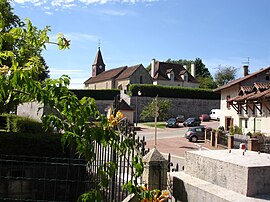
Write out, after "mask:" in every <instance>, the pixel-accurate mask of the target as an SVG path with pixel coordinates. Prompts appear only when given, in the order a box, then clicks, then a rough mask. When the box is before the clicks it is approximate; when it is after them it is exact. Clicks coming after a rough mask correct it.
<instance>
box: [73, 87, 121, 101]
mask: <svg viewBox="0 0 270 202" xmlns="http://www.w3.org/2000/svg"><path fill="white" fill-rule="evenodd" d="M71 91H72V92H74V94H75V95H76V96H77V97H78V99H81V98H83V97H91V98H94V99H95V100H114V98H115V97H116V96H117V95H119V94H120V90H118V89H104V90H92V89H85V90H84V89H80V90H79V89H73V90H71Z"/></svg>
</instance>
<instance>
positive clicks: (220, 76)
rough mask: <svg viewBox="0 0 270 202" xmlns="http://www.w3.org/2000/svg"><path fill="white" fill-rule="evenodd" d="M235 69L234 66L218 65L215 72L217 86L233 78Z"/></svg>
mask: <svg viewBox="0 0 270 202" xmlns="http://www.w3.org/2000/svg"><path fill="white" fill-rule="evenodd" d="M236 71H237V69H236V68H235V67H219V68H218V70H217V72H216V73H215V81H216V84H217V86H222V85H225V84H227V83H229V82H230V81H233V80H235V77H236Z"/></svg>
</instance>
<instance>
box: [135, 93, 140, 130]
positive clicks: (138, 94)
mask: <svg viewBox="0 0 270 202" xmlns="http://www.w3.org/2000/svg"><path fill="white" fill-rule="evenodd" d="M141 94H142V93H141V91H140V90H138V92H137V96H136V117H135V118H136V126H137V125H138V96H140V95H141Z"/></svg>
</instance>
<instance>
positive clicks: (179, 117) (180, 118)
mask: <svg viewBox="0 0 270 202" xmlns="http://www.w3.org/2000/svg"><path fill="white" fill-rule="evenodd" d="M176 120H177V122H178V123H183V122H184V121H185V117H184V115H178V116H177V117H176Z"/></svg>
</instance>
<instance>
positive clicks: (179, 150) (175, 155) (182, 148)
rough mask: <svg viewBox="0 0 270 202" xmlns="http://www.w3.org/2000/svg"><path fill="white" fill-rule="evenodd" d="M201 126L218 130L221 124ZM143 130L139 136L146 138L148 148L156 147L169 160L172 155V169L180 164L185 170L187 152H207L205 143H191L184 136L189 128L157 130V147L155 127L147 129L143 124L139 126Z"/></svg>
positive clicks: (138, 132) (209, 123) (211, 123)
mask: <svg viewBox="0 0 270 202" xmlns="http://www.w3.org/2000/svg"><path fill="white" fill-rule="evenodd" d="M201 125H205V126H206V127H211V128H218V126H219V122H217V121H210V122H202V124H201ZM138 126H139V127H141V130H139V131H137V135H138V136H140V137H143V136H144V137H145V139H146V148H149V149H152V148H154V147H156V148H157V149H158V151H159V152H160V153H161V154H162V155H163V156H164V157H165V159H168V155H169V154H170V155H171V162H172V163H173V166H172V168H175V167H176V165H177V164H178V167H179V170H183V169H184V156H185V152H186V151H194V150H205V149H208V148H205V147H204V144H203V142H198V143H192V142H189V141H188V140H187V139H186V138H185V137H184V136H185V132H186V131H187V129H188V128H187V127H180V128H164V129H160V128H158V129H157V139H156V143H157V144H156V145H155V129H154V128H153V127H147V126H144V125H143V124H138Z"/></svg>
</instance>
